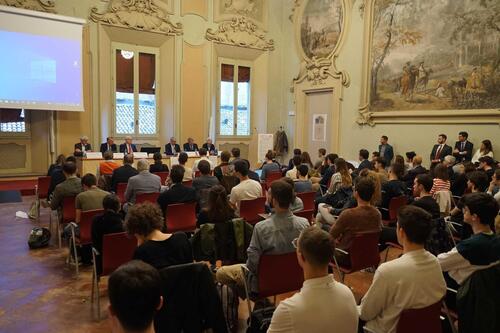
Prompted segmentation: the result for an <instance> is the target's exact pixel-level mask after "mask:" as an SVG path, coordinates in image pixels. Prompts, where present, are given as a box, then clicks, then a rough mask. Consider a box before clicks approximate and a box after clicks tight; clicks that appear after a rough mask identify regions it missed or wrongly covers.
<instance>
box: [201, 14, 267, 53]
mask: <svg viewBox="0 0 500 333" xmlns="http://www.w3.org/2000/svg"><path fill="white" fill-rule="evenodd" d="M205 38H206V39H207V40H209V41H214V42H216V43H221V44H228V45H235V46H241V47H248V48H254V49H259V50H264V51H272V50H274V41H273V40H272V39H266V34H265V33H264V31H262V30H261V29H259V27H258V26H257V25H256V24H255V23H253V22H252V21H250V20H248V19H247V18H246V17H244V16H235V17H233V18H232V19H231V20H230V21H223V22H221V23H220V24H219V27H218V29H217V30H215V31H214V30H213V29H207V32H206V34H205Z"/></svg>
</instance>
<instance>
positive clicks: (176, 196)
mask: <svg viewBox="0 0 500 333" xmlns="http://www.w3.org/2000/svg"><path fill="white" fill-rule="evenodd" d="M181 154H182V153H181ZM183 179H184V167H183V166H182V165H174V166H173V167H172V170H170V180H171V181H172V186H170V188H169V189H168V190H167V191H164V192H162V193H160V196H159V197H158V205H159V206H160V208H161V210H162V211H163V214H165V212H166V211H167V207H168V205H171V204H176V203H185V202H195V201H196V191H195V189H194V188H192V187H189V186H186V185H184V184H183V183H182V180H183Z"/></svg>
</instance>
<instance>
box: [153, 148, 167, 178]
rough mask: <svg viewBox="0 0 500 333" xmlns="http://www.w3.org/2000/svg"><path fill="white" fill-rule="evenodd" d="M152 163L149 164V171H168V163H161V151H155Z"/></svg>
mask: <svg viewBox="0 0 500 333" xmlns="http://www.w3.org/2000/svg"><path fill="white" fill-rule="evenodd" d="M153 160H154V163H153V164H151V165H150V166H149V172H151V173H155V172H168V165H166V164H163V162H162V160H161V153H160V152H156V153H154V155H153Z"/></svg>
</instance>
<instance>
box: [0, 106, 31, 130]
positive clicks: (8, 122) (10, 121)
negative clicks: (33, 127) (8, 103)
mask: <svg viewBox="0 0 500 333" xmlns="http://www.w3.org/2000/svg"><path fill="white" fill-rule="evenodd" d="M27 130H28V129H27V126H26V117H25V111H24V109H0V133H2V134H9V133H26V132H27Z"/></svg>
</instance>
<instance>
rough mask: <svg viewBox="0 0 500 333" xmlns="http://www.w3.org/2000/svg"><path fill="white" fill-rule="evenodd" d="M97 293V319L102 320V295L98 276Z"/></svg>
mask: <svg viewBox="0 0 500 333" xmlns="http://www.w3.org/2000/svg"><path fill="white" fill-rule="evenodd" d="M96 295H97V300H96V301H97V320H99V321H100V320H101V295H100V293H99V279H98V278H97V276H96Z"/></svg>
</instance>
